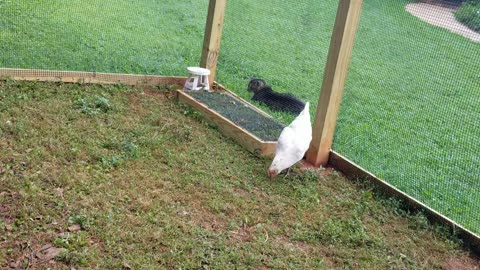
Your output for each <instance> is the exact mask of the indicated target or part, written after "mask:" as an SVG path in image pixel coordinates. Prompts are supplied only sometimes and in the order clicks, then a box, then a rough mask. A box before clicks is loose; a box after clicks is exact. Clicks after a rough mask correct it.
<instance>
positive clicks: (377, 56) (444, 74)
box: [333, 0, 480, 235]
mask: <svg viewBox="0 0 480 270" xmlns="http://www.w3.org/2000/svg"><path fill="white" fill-rule="evenodd" d="M451 3H452V1H450V3H445V2H440V1H437V2H435V1H430V4H427V3H421V2H420V3H417V2H414V3H410V2H409V1H375V0H367V1H365V2H364V6H363V10H362V17H361V21H360V25H359V30H358V32H357V37H356V44H355V48H354V50H353V57H352V62H351V66H350V71H349V75H348V78H347V85H346V87H345V93H344V98H343V100H342V106H341V109H340V114H339V119H338V123H337V130H336V133H335V139H334V146H333V149H334V150H336V151H337V152H339V153H341V154H342V155H344V156H346V157H348V158H349V159H351V160H352V161H354V162H355V163H357V164H359V165H360V166H362V167H364V168H365V169H367V170H368V171H370V172H372V173H374V174H375V175H377V176H378V177H380V178H381V179H385V180H386V181H387V182H389V183H391V184H393V185H394V186H396V187H397V188H399V189H400V190H402V191H404V192H406V193H407V194H409V195H411V196H413V197H415V198H416V199H418V200H420V201H421V202H423V203H425V204H427V205H428V206H430V207H432V208H433V209H435V210H437V211H439V212H440V213H442V214H444V215H446V216H447V217H449V218H451V219H453V220H454V221H456V222H457V223H459V224H461V225H462V226H464V227H466V228H467V229H469V230H471V231H473V232H475V233H476V234H477V235H478V234H479V233H480V176H479V175H480V166H479V165H480V157H479V154H480V153H479V152H480V145H479V143H478V137H479V136H480V118H479V116H480V109H479V106H478V104H479V103H480V73H479V72H478V71H479V70H480V43H479V42H480V40H478V39H477V38H478V37H480V34H479V33H476V32H474V31H471V30H469V29H468V28H466V27H464V26H463V25H461V24H459V23H458V21H457V20H456V19H455V15H454V13H455V10H457V9H458V6H455V5H453V6H452V5H451ZM479 12H480V11H479Z"/></svg>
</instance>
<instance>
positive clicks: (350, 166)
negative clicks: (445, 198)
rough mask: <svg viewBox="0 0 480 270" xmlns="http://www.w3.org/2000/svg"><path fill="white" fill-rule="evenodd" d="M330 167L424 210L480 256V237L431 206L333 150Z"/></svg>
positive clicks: (330, 156) (431, 219)
mask: <svg viewBox="0 0 480 270" xmlns="http://www.w3.org/2000/svg"><path fill="white" fill-rule="evenodd" d="M328 165H329V166H331V167H333V168H335V169H337V170H339V171H340V172H342V173H343V174H344V175H345V176H346V177H347V178H348V179H350V180H354V181H357V180H360V181H368V182H370V183H371V184H372V185H374V187H375V188H378V189H379V190H380V191H381V192H382V193H384V194H386V195H388V196H392V197H395V198H397V199H400V200H402V201H403V202H405V203H406V204H407V207H408V208H409V209H412V210H420V209H421V210H424V213H425V214H426V215H427V217H428V219H429V220H430V221H431V222H433V223H439V224H442V225H445V226H448V227H449V228H450V229H451V231H452V232H453V233H454V234H456V235H457V236H458V237H459V238H461V239H462V240H463V243H464V245H465V246H466V247H467V248H470V249H471V250H472V251H473V252H474V253H476V254H477V255H480V237H479V236H477V235H476V234H474V233H473V232H471V231H469V230H467V229H465V228H464V227H462V226H460V225H459V224H457V223H455V222H454V221H453V220H451V219H449V218H448V217H446V216H444V215H442V214H440V213H439V212H437V211H435V210H434V209H432V208H430V207H429V206H427V205H425V204H423V203H422V202H420V201H418V200H416V199H415V198H413V197H411V196H409V195H408V194H406V193H405V192H403V191H401V190H399V189H398V188H396V187H394V186H392V185H390V184H389V183H387V182H385V181H383V180H382V179H380V178H378V177H377V176H375V175H373V174H372V173H370V172H368V171H367V170H365V169H363V168H362V167H360V166H359V165H357V164H355V163H354V162H353V161H351V160H349V159H347V158H346V157H344V156H342V155H340V154H339V153H337V152H335V151H333V150H331V151H330V155H329V160H328Z"/></svg>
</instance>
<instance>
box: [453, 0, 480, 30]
mask: <svg viewBox="0 0 480 270" xmlns="http://www.w3.org/2000/svg"><path fill="white" fill-rule="evenodd" d="M455 18H456V19H457V20H458V21H460V22H461V23H463V24H465V25H466V26H468V27H469V28H471V29H472V30H473V31H476V32H479V33H480V2H475V1H467V2H465V3H463V4H462V5H461V6H460V8H458V9H457V11H455Z"/></svg>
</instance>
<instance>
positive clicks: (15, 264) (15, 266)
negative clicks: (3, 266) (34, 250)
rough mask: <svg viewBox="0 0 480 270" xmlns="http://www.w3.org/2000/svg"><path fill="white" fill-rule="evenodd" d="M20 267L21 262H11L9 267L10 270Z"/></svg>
mask: <svg viewBox="0 0 480 270" xmlns="http://www.w3.org/2000/svg"><path fill="white" fill-rule="evenodd" d="M19 265H20V262H11V263H10V264H9V265H8V266H10V268H18V266H19Z"/></svg>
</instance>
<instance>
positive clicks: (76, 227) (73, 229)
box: [68, 224, 82, 232]
mask: <svg viewBox="0 0 480 270" xmlns="http://www.w3.org/2000/svg"><path fill="white" fill-rule="evenodd" d="M81 229H82V227H80V225H78V224H73V225H72V226H70V227H68V231H69V232H78V231H80V230H81Z"/></svg>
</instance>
